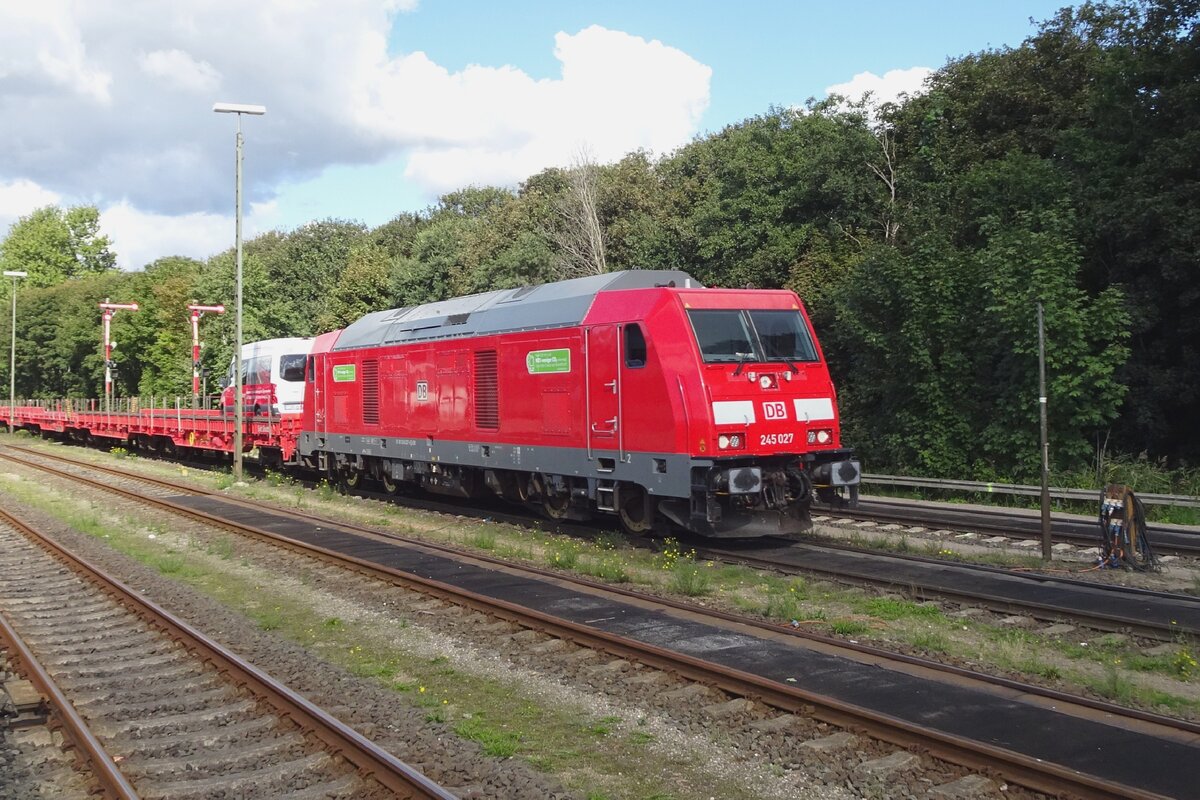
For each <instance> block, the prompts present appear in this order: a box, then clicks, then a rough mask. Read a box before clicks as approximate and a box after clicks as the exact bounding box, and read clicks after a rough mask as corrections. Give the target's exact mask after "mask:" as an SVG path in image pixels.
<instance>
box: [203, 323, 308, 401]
mask: <svg viewBox="0 0 1200 800" xmlns="http://www.w3.org/2000/svg"><path fill="white" fill-rule="evenodd" d="M312 343H313V340H312V339H300V338H295V337H293V338H288V339H267V340H266V341H262V342H252V343H250V344H244V345H242V408H243V410H244V412H245V413H247V414H254V415H258V414H272V415H275V414H299V413H300V412H301V410H302V409H303V408H304V362H305V360H306V359H307V358H308V352H309V350H311V349H312ZM234 364H235V359H233V358H231V359H229V372H228V374H227V376H226V386H225V390H224V391H223V392H222V393H221V410H222V411H223V412H224V413H226V414H232V413H233V411H234V405H235V398H234V394H233V392H234V383H233V369H234Z"/></svg>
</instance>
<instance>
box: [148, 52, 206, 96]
mask: <svg viewBox="0 0 1200 800" xmlns="http://www.w3.org/2000/svg"><path fill="white" fill-rule="evenodd" d="M139 63H140V64H141V67H142V70H143V71H144V72H145V73H146V74H147V75H153V76H154V77H156V78H162V79H163V80H165V81H167V82H168V83H173V84H175V85H176V86H178V87H179V88H181V89H185V90H187V91H190V92H193V93H196V94H202V93H204V92H210V93H211V92H215V91H216V90H217V88H218V87H219V86H220V85H221V75H220V73H218V72H217V71H216V70H215V69H214V68H213V65H212V64H209V63H208V62H207V61H197V60H196V59H194V58H192V57H191V56H190V55H188V54H187V53H185V52H183V51H182V50H155V51H154V52H153V53H146V54H144V55H142V57H141V58H140V59H139Z"/></svg>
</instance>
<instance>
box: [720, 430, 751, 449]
mask: <svg viewBox="0 0 1200 800" xmlns="http://www.w3.org/2000/svg"><path fill="white" fill-rule="evenodd" d="M745 446H746V434H744V433H722V434H721V435H720V436H718V437H717V449H718V450H741V449H742V448H744V447H745Z"/></svg>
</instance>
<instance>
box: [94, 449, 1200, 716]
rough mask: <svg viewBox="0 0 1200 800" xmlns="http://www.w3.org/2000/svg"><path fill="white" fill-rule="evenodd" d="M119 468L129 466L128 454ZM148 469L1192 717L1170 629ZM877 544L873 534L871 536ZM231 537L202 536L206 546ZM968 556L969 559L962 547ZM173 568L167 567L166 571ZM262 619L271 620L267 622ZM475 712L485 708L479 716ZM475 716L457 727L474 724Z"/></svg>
mask: <svg viewBox="0 0 1200 800" xmlns="http://www.w3.org/2000/svg"><path fill="white" fill-rule="evenodd" d="M71 455H72V457H75V458H82V457H90V458H94V459H97V460H100V461H103V462H109V463H111V460H110V459H108V458H107V457H106V456H104V455H103V454H99V453H95V452H92V451H82V450H76V449H72V450H71ZM122 466H123V467H126V468H132V467H134V466H135V465H134V464H131V463H130V460H129V459H126V460H125V461H124V462H123V464H122ZM136 467H137V468H138V469H145V470H146V471H147V472H148V473H149V474H157V475H162V474H164V473H169V474H174V475H175V476H179V474H180V473H181V472H184V473H185V474H186V477H188V478H191V479H194V480H195V481H197V482H198V483H200V484H202V485H206V486H209V487H211V488H222V489H226V490H228V491H237V492H238V493H240V494H242V495H244V496H247V497H252V498H255V499H260V500H265V501H269V502H273V503H276V504H279V505H285V506H291V507H297V508H302V509H305V510H311V511H313V512H314V513H327V514H330V515H335V516H337V517H340V518H346V519H348V520H351V521H354V522H359V523H364V524H371V525H375V526H378V527H381V528H384V529H390V530H393V531H395V532H397V533H402V534H405V535H410V536H414V537H419V538H425V539H429V540H434V541H439V542H444V543H450V544H456V545H460V546H465V547H468V548H474V549H477V550H481V551H485V552H488V553H490V554H492V555H496V556H499V557H502V558H508V559H515V560H520V561H525V562H528V563H531V564H534V565H537V566H549V567H553V568H558V569H562V570H564V571H567V572H575V573H579V574H583V575H587V576H592V577H597V578H600V579H602V580H606V581H609V582H615V583H627V584H631V585H633V586H635V587H637V588H643V589H649V590H652V591H659V592H664V593H672V594H677V595H683V596H686V597H690V598H693V599H694V600H695V601H696V602H698V603H701V604H705V605H712V606H720V607H726V608H732V609H735V610H739V611H743V612H746V613H751V614H757V615H761V616H763V617H765V618H767V619H769V620H772V621H775V622H777V623H779V624H781V625H785V626H791V627H796V628H803V629H805V630H812V631H816V632H821V633H829V634H834V635H840V636H845V637H850V638H855V639H858V640H869V641H872V642H875V643H880V644H883V645H884V646H895V647H899V648H901V649H906V650H915V651H918V652H923V653H925V654H928V655H931V656H933V657H936V658H942V659H944V660H949V661H952V662H954V663H959V664H966V665H970V666H973V667H975V668H977V669H980V670H981V671H991V672H996V671H1002V672H1006V673H1015V674H1019V675H1024V676H1027V677H1029V678H1032V679H1038V680H1040V681H1041V682H1044V683H1049V684H1052V685H1054V686H1056V687H1060V688H1066V689H1075V690H1086V691H1090V692H1092V693H1094V694H1097V695H1099V696H1102V697H1106V698H1109V699H1112V700H1114V701H1116V702H1121V703H1125V704H1130V705H1137V706H1141V707H1149V708H1156V709H1159V710H1162V711H1166V712H1168V713H1176V714H1180V715H1184V716H1189V717H1198V716H1200V680H1198V678H1200V676H1198V669H1197V666H1196V654H1197V648H1196V643H1195V642H1192V641H1188V640H1186V639H1183V638H1180V639H1179V640H1178V641H1177V642H1176V643H1175V645H1174V646H1173V647H1171V648H1164V649H1163V650H1162V651H1160V653H1159V654H1158V655H1153V656H1152V655H1147V654H1145V653H1143V652H1141V650H1140V649H1139V647H1138V646H1137V644H1136V643H1133V642H1129V641H1126V640H1124V639H1123V638H1122V637H1115V636H1108V637H1106V636H1099V637H1096V636H1095V635H1094V634H1091V635H1090V636H1091V638H1089V639H1082V638H1079V637H1081V636H1085V635H1088V634H1086V633H1084V632H1080V631H1075V632H1069V633H1067V634H1065V635H1063V636H1060V637H1055V636H1044V635H1040V634H1038V633H1036V632H1035V631H1033V630H1024V629H1021V628H1015V627H1005V626H1000V625H996V624H993V623H991V622H988V621H985V619H986V615H985V616H984V618H981V619H974V618H972V617H969V616H964V617H959V616H955V615H951V614H947V613H945V612H943V610H941V609H940V608H939V607H938V606H936V605H934V604H918V603H914V602H911V601H909V600H906V599H904V598H901V597H893V596H884V597H880V596H877V595H874V594H871V593H868V592H863V591H860V590H857V589H852V588H851V589H848V588H840V587H838V586H835V585H833V584H830V583H826V582H824V581H813V580H808V579H805V578H784V577H780V576H775V575H768V574H764V573H758V572H755V571H753V570H749V569H744V568H740V567H730V566H723V565H720V564H713V563H711V562H703V561H698V560H696V558H695V555H694V553H691V552H688V551H685V550H684V549H683V548H681V547H680V546H679V545H678V544H677V543H675V542H673V541H670V540H668V541H667V542H664V543H662V546H661V548H660V549H659V551H657V552H650V551H646V550H642V549H634V548H631V547H628V546H626V545H625V544H624V540H623V539H622V538H621V537H620V536H617V535H613V534H602V535H600V536H599V537H597V538H596V539H595V540H594V541H590V542H589V541H583V540H579V539H569V538H565V537H561V536H553V535H549V534H546V533H542V532H539V531H531V530H528V529H519V528H514V527H511V526H507V525H500V524H493V523H488V522H476V521H473V520H467V519H463V518H454V517H446V516H444V515H434V514H428V513H424V512H419V511H413V510H410V509H404V508H402V507H400V506H397V505H392V504H387V503H378V502H373V501H366V500H362V499H359V498H354V497H344V496H340V495H338V494H337V493H336V492H335V491H333V490H332V488H325V487H322V488H321V489H318V491H316V492H314V491H311V490H308V489H305V488H303V487H300V486H297V485H295V484H293V483H292V482H291V481H290V479H288V478H287V477H286V476H281V475H272V474H268V475H267V476H266V477H265V478H264V479H263V480H260V481H251V482H250V483H249V484H248V485H246V486H241V487H231V483H232V482H231V481H230V479H229V477H228V476H227V475H226V474H222V473H208V472H197V471H195V470H189V469H185V468H181V467H178V466H173V465H170V464H165V463H160V462H147V461H142V462H140V463H137V464H136ZM889 541H890V544H888V545H887V547H889V548H890V549H893V550H896V551H900V552H916V553H921V554H925V555H930V556H934V557H940V558H957V559H963V560H967V558H968V557H967V556H964V555H962V554H960V553H958V552H956V551H954V550H952V549H949V548H947V547H942V546H940V545H937V544H933V545H914V544H912V543H911V542H909V540H907V539H906V538H904V537H900V538H897V539H893V540H889ZM874 544H875V546H878V542H875V543H874ZM214 546H215V547H218V548H220V547H230V548H232V547H233V545H232V544H229V545H221V544H217V545H208V547H210V548H212V547H214ZM153 557H154V558H158V559H159V560H160V562H159V563H155V564H153V565H154V566H156V567H157V568H158V569H159V570H160V571H162V572H164V573H166V574H171V575H173V576H175V575H179V576H180V577H182V578H186V577H187V576H186V575H185V574H181V573H186V571H187V569H188V564H187V563H186V559H180V558H179V557H178V554H173V555H167V556H165V557H164V556H153ZM992 559H993V562H995V563H1000V564H1001V565H1003V566H1009V567H1013V566H1016V567H1025V568H1034V567H1037V566H1039V565H1040V563H1041V562H1040V561H1039V560H1038V559H1037V558H1036V557H1030V556H1025V555H1015V554H996V555H993V556H992ZM969 560H971V561H977V560H978V559H977V558H976V557H975V556H974V555H971V556H970V557H969ZM171 570H176V571H175V572H171ZM268 622H269V621H268ZM488 718H489V717H487V716H486V715H485V717H484V719H488ZM480 725H482V722H477V723H473V724H472V725H471V726H468V727H467V729H466V730H467V731H468V732H469V731H472V730H474V729H475V728H477V727H478V726H480Z"/></svg>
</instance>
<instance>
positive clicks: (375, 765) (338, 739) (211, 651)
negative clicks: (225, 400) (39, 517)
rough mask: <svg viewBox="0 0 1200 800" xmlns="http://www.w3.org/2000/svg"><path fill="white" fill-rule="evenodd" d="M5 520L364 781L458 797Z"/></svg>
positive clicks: (437, 799)
mask: <svg viewBox="0 0 1200 800" xmlns="http://www.w3.org/2000/svg"><path fill="white" fill-rule="evenodd" d="M151 499H153V498H151ZM0 519H2V520H3V521H4V522H6V523H8V524H9V525H12V526H13V527H14V528H16V529H18V530H20V531H21V532H22V533H23V534H25V535H26V536H27V537H29V538H30V539H32V540H33V541H35V542H37V543H38V544H40V545H41V546H42V547H44V548H45V549H47V550H49V551H50V553H51V554H52V555H54V556H55V557H57V558H58V559H59V560H61V561H63V562H65V563H66V564H67V565H68V566H70V567H71V569H73V570H75V571H76V572H79V573H82V574H83V575H84V576H85V577H87V578H88V579H89V580H90V581H91V582H93V583H94V584H96V585H98V586H99V587H101V588H102V589H104V590H105V591H107V592H108V593H109V594H110V595H112V596H113V597H115V598H116V599H117V601H118V602H120V603H121V604H122V605H124V606H125V607H126V608H128V609H130V610H131V611H133V612H134V613H136V614H137V615H138V616H140V617H142V618H143V619H145V620H147V621H148V622H149V623H150V624H152V625H154V626H155V627H158V628H160V629H163V630H166V631H167V632H168V634H169V635H170V636H171V637H172V638H174V639H176V640H178V641H181V642H182V643H183V644H184V645H185V646H186V647H187V648H188V649H189V650H190V651H192V652H193V653H196V654H198V655H199V656H200V657H201V658H203V659H205V660H207V661H209V662H211V663H213V664H215V665H217V667H218V669H220V670H221V671H223V672H226V673H228V674H229V675H231V676H232V679H233V680H234V682H236V683H237V684H239V685H241V686H244V687H246V688H247V689H248V690H249V691H250V692H251V693H252V694H254V695H256V696H258V697H259V698H261V699H264V700H265V701H266V702H267V703H268V704H269V705H271V706H272V707H273V708H275V709H276V711H278V712H279V713H280V715H281V716H283V717H286V718H288V719H290V720H292V721H293V722H295V723H296V724H297V725H299V726H300V728H301V730H303V731H306V732H308V733H310V734H312V735H314V736H316V737H317V738H319V739H320V740H321V741H322V742H324V744H325V746H326V747H328V748H329V749H330V751H331V752H332V753H333V755H335V756H340V757H342V758H344V759H345V760H346V761H347V762H349V763H350V764H352V765H354V767H355V768H356V769H358V771H359V774H360V775H361V776H362V777H364V778H366V779H369V780H374V781H376V782H378V783H379V784H380V785H382V786H384V787H386V788H387V789H389V790H390V791H392V792H393V793H395V794H396V796H397V797H400V798H409V799H411V800H455V795H453V794H451V793H450V792H448V791H446V790H445V789H443V788H442V787H440V786H438V785H437V784H436V783H434V782H433V781H431V780H429V779H428V778H426V777H425V776H424V775H423V774H421V773H420V772H419V771H417V770H416V769H414V768H413V767H410V766H409V765H408V764H406V763H405V762H403V761H401V760H400V759H398V758H396V757H395V756H393V755H392V754H391V753H389V752H387V751H386V750H384V749H383V748H381V747H379V745H377V744H375V743H374V742H372V741H371V740H369V739H367V738H366V737H365V736H363V735H362V734H360V733H359V732H358V731H356V730H354V729H353V728H351V727H350V726H348V725H346V724H345V723H343V722H342V721H341V720H339V719H337V718H336V717H333V716H331V715H330V714H329V713H328V712H327V711H325V710H324V709H322V708H321V707H320V706H317V705H316V704H314V703H312V702H311V701H309V700H308V699H307V698H305V697H304V696H302V695H300V694H299V693H297V692H295V691H293V690H292V689H290V688H289V687H288V686H286V685H284V684H282V683H280V682H279V681H277V680H275V679H274V678H272V677H271V676H270V675H268V674H267V673H265V672H263V671H262V670H260V669H259V668H258V667H255V666H254V665H253V664H251V663H249V662H248V661H246V660H244V659H242V658H241V657H240V656H238V655H237V654H236V653H234V652H233V651H231V650H229V649H228V648H226V647H225V646H224V645H222V644H220V643H219V642H217V641H216V640H214V639H212V638H210V637H208V636H206V635H205V634H203V633H201V632H200V631H199V630H198V629H197V628H194V627H193V626H191V625H190V624H189V623H187V622H184V621H183V620H182V619H179V618H178V617H176V616H174V615H173V614H171V613H170V612H169V611H167V610H166V609H164V608H163V607H162V606H159V605H158V604H156V603H154V602H153V601H151V600H149V599H148V598H146V597H144V596H143V595H141V594H140V593H138V592H137V591H135V590H133V589H131V588H130V587H129V586H126V585H125V584H124V583H122V582H121V581H119V580H117V579H116V578H113V577H111V576H109V575H108V574H107V573H105V572H104V571H103V570H101V569H100V568H99V567H96V566H94V565H93V564H91V563H90V562H89V561H87V560H86V559H84V558H83V557H81V556H79V555H77V554H75V553H73V552H71V551H70V550H68V549H67V548H66V547H64V546H63V545H61V544H59V543H58V542H56V541H54V540H53V539H50V538H49V537H47V536H45V535H44V534H42V533H40V532H39V531H37V530H36V529H34V528H33V527H31V526H30V525H29V524H27V523H26V522H24V521H23V520H21V519H19V518H18V517H16V516H14V515H12V514H11V513H9V512H7V511H5V510H4V509H0Z"/></svg>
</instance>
